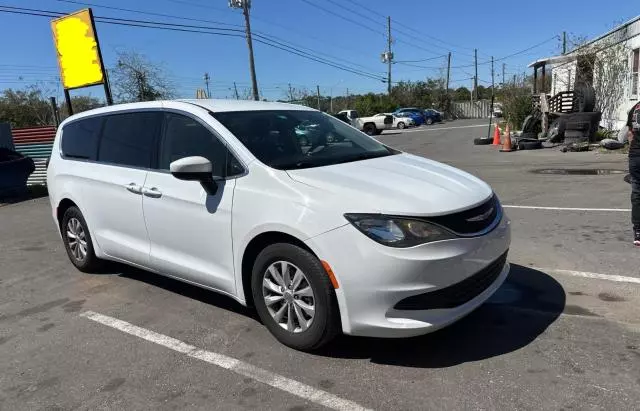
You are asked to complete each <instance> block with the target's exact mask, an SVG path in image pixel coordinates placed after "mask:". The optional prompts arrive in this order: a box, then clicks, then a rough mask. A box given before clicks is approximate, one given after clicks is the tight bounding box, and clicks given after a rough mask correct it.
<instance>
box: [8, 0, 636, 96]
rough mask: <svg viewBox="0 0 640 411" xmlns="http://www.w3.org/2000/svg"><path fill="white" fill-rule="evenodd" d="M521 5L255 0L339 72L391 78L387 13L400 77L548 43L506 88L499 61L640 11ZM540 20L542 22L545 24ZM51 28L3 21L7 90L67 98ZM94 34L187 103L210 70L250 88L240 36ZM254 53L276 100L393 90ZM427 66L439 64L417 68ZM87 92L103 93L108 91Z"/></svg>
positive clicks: (615, 4)
mask: <svg viewBox="0 0 640 411" xmlns="http://www.w3.org/2000/svg"><path fill="white" fill-rule="evenodd" d="M72 1H76V2H77V3H84V4H87V3H92V7H93V10H94V14H95V15H96V16H105V17H119V18H128V19H139V20H155V21H163V22H171V23H176V24H194V25H214V23H206V22H196V21H193V20H191V21H188V20H179V19H175V18H167V17H160V16H153V15H144V14H140V13H132V12H124V11H119V10H113V9H105V8H102V7H99V6H109V7H119V8H128V9H136V10H141V11H147V12H152V13H159V14H167V15H171V16H175V17H184V18H189V19H199V20H211V21H212V22H214V21H215V22H219V23H224V24H227V25H228V26H225V27H227V28H242V24H243V23H244V20H243V17H242V14H241V12H240V11H239V10H232V9H230V8H229V7H228V4H227V0H136V1H133V0H86V1H83V0H72ZM516 3H518V5H516ZM523 3H524V2H519V1H518V2H514V1H512V0H494V1H492V2H491V3H490V4H491V5H490V7H488V6H487V2H479V1H476V0H458V1H457V2H447V1H444V2H443V1H440V2H434V1H426V0H423V1H412V2H407V1H405V2H399V1H391V0H253V8H252V28H253V30H254V31H255V32H259V33H261V34H263V35H266V36H275V37H278V38H279V39H281V40H285V41H287V42H291V43H294V44H295V45H296V46H302V47H306V48H308V49H311V50H313V51H314V54H316V53H317V54H316V55H317V56H319V57H321V58H331V59H332V60H333V61H337V62H338V63H340V64H345V65H349V66H352V67H355V68H357V69H359V70H364V71H366V72H368V73H373V74H374V75H376V76H380V77H383V76H386V74H385V72H386V66H385V65H384V64H382V63H381V61H380V54H381V53H382V52H383V51H384V50H385V47H386V39H385V35H384V33H385V32H386V26H385V25H386V21H385V17H384V16H386V15H390V16H391V18H392V21H393V23H392V27H393V33H392V37H393V38H394V40H395V41H394V45H393V49H394V53H395V59H396V60H397V61H398V62H400V61H410V63H407V64H401V63H398V64H395V65H394V67H393V71H394V74H393V80H394V81H398V80H420V79H424V78H425V77H438V76H440V75H441V73H442V72H443V70H442V69H443V68H444V67H445V64H446V63H445V58H444V57H439V56H442V55H444V54H446V53H447V52H449V51H451V52H452V56H453V57H452V66H453V67H457V66H467V65H471V64H472V63H473V57H472V56H473V49H474V48H477V49H478V60H479V62H480V63H486V62H487V61H488V60H489V59H490V56H492V55H493V56H495V58H496V59H499V58H502V57H505V56H509V55H511V54H514V53H516V52H519V51H521V50H525V49H527V48H529V47H531V46H534V45H536V44H540V43H544V44H542V45H540V46H538V47H535V48H533V49H531V50H529V51H526V52H524V53H521V54H517V55H515V56H513V57H510V58H507V59H505V60H502V61H499V62H498V63H496V65H495V68H496V74H497V75H496V82H500V81H501V79H500V76H501V73H502V63H505V64H506V73H507V75H506V77H507V78H508V79H509V78H511V77H512V76H513V74H516V73H518V74H522V73H523V72H524V71H525V70H527V68H526V66H527V64H528V63H529V62H531V61H533V60H535V59H537V58H540V57H545V56H549V55H554V54H557V52H558V50H559V40H557V39H551V38H552V37H553V36H556V35H557V36H559V35H560V34H561V33H562V31H563V30H565V31H567V32H568V33H574V34H579V35H586V36H589V37H593V36H597V35H599V34H602V33H604V32H606V31H608V30H609V29H611V28H612V27H613V26H614V25H615V23H620V22H622V21H626V20H628V19H630V18H632V17H634V16H635V15H637V13H639V12H640V9H638V7H637V0H609V1H607V2H606V6H605V5H603V3H599V4H601V5H602V6H595V7H594V6H587V5H586V3H585V2H583V1H578V0H562V1H559V0H537V1H536V2H535V6H533V5H531V4H532V3H531V2H528V3H526V4H527V5H526V6H525V5H523ZM312 4H316V5H318V6H320V7H321V8H324V9H327V10H329V11H331V12H333V13H336V14H338V15H340V16H342V18H340V17H338V16H335V15H333V14H330V13H327V12H326V11H324V10H322V9H320V8H318V7H314V6H313V5H312ZM361 5H364V6H365V7H366V9H368V10H366V9H365V8H363V7H361ZM0 6H15V7H26V8H33V9H43V10H53V11H62V12H71V11H75V10H78V9H80V8H83V7H84V6H82V5H80V4H70V3H68V2H65V1H61V0H0ZM536 14H539V15H541V16H542V17H536ZM49 20H50V19H48V18H45V17H33V16H22V15H14V14H7V13H0V34H1V37H2V38H3V43H2V51H3V57H2V59H1V60H0V90H1V89H4V88H9V87H11V88H21V87H24V86H25V85H27V84H31V83H34V82H36V81H42V82H45V84H46V85H47V87H49V88H50V90H51V93H52V94H54V95H58V96H60V95H61V93H60V90H59V85H58V82H57V80H56V76H57V66H56V60H55V52H54V49H53V43H52V39H51V31H50V26H49ZM216 25H218V26H220V25H219V24H216ZM232 25H238V27H235V26H232ZM97 30H98V35H99V38H100V42H101V47H102V52H103V55H104V59H105V63H106V65H107V66H108V67H109V66H113V65H114V64H115V60H116V57H115V56H116V53H117V52H118V51H137V52H139V53H142V54H144V55H145V56H146V57H147V58H148V59H150V60H152V61H154V62H157V63H160V64H161V65H162V66H163V67H164V69H165V71H166V72H167V74H168V76H169V77H170V80H171V81H172V82H173V83H174V85H175V86H176V88H177V90H178V93H179V95H180V97H193V96H195V90H196V88H198V87H204V82H203V80H202V77H203V74H204V73H205V72H208V73H209V74H210V76H211V78H212V82H211V92H212V94H213V96H214V97H220V98H224V97H231V96H232V91H231V88H232V87H233V82H234V81H235V82H237V84H238V87H239V88H240V89H241V90H242V89H243V88H248V87H249V84H250V82H249V71H248V62H247V61H248V58H247V48H246V42H245V40H244V39H243V38H235V37H221V36H213V35H208V34H194V33H181V32H175V31H163V30H153V29H145V28H135V27H124V26H116V25H108V24H102V23H97ZM546 40H548V41H547V42H545V41H546ZM307 51H308V50H307ZM320 53H322V54H320ZM329 56H330V57H329ZM255 57H256V70H257V74H258V84H259V88H260V89H261V95H262V96H263V97H266V98H269V99H277V98H284V96H285V89H286V88H287V85H288V83H291V84H292V85H293V86H294V87H296V88H306V89H309V90H313V91H314V92H315V87H316V85H319V86H320V87H321V92H322V94H325V95H329V94H330V93H332V94H333V95H339V94H345V93H346V89H347V88H348V89H349V91H350V93H352V94H354V93H363V92H369V91H373V92H382V91H384V90H385V89H386V86H385V84H383V83H382V82H380V81H378V80H374V79H370V78H367V77H362V76H359V75H355V74H352V73H348V72H344V71H340V70H338V69H335V68H333V67H329V66H326V65H322V64H319V63H317V62H313V61H309V60H306V59H304V58H302V57H299V56H295V55H292V54H288V53H286V52H284V51H281V50H277V49H274V48H271V47H268V46H265V45H262V44H255ZM337 59H338V60H337ZM424 59H432V60H429V61H424V62H413V63H412V61H416V60H424ZM347 62H348V63H347ZM354 65H357V66H354ZM416 66H422V67H416ZM472 75H473V67H461V68H454V69H453V70H452V73H451V79H452V81H453V82H452V85H451V86H452V87H458V86H460V85H465V86H467V87H468V86H469V85H470V84H471V80H470V79H469V77H471V76H472ZM479 78H480V82H481V84H485V85H487V84H490V81H491V74H490V65H489V64H481V65H480V67H479ZM87 92H90V93H92V94H93V95H95V96H97V97H102V96H103V94H102V92H101V89H100V88H93V89H91V90H87V91H85V93H87Z"/></svg>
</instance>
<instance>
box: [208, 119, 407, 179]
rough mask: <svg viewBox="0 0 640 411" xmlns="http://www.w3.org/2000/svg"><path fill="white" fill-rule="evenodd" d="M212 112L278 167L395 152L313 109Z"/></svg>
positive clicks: (255, 152) (315, 164) (265, 160)
mask: <svg viewBox="0 0 640 411" xmlns="http://www.w3.org/2000/svg"><path fill="white" fill-rule="evenodd" d="M212 115H213V116H214V117H215V118H216V119H217V120H218V121H219V122H221V123H222V124H223V125H224V126H225V127H226V128H227V129H228V130H229V131H231V132H232V133H233V134H234V135H235V136H236V137H237V138H238V139H239V140H240V141H241V142H242V144H244V145H245V147H247V149H249V151H251V153H253V155H255V156H256V157H257V158H258V159H259V160H260V161H262V162H263V163H264V164H266V165H268V166H270V167H273V168H277V169H281V170H289V169H297V168H310V167H321V166H328V165H332V164H339V163H346V162H351V161H360V160H366V159H372V158H376V157H384V156H388V155H392V154H395V151H393V150H391V149H388V148H387V147H385V146H383V145H382V144H380V143H378V142H377V141H376V140H374V139H372V138H370V137H369V136H367V135H366V134H364V133H361V132H360V131H358V130H356V129H354V128H353V127H350V126H348V125H346V124H345V123H343V122H342V121H340V120H338V119H335V118H333V117H331V116H328V115H326V114H323V113H320V112H317V111H306V110H304V111H302V110H273V111H270V110H269V111H267V110H265V111H235V112H220V113H213V114H212Z"/></svg>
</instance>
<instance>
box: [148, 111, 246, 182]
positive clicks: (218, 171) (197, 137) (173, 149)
mask: <svg viewBox="0 0 640 411" xmlns="http://www.w3.org/2000/svg"><path fill="white" fill-rule="evenodd" d="M165 121H166V122H165V132H164V137H163V139H162V142H161V144H160V159H159V160H160V161H159V164H158V166H159V168H160V169H161V170H169V165H170V164H171V163H172V162H174V161H176V160H180V159H181V158H185V157H191V156H200V157H204V158H206V159H207V160H209V161H211V164H212V165H213V175H214V176H220V177H225V176H227V175H228V174H229V173H227V172H226V169H227V154H228V150H227V147H226V146H225V145H224V144H223V143H222V142H221V141H220V140H218V138H217V137H216V136H215V135H213V133H211V131H209V129H207V128H206V127H205V126H204V125H202V124H201V123H200V122H198V121H196V120H194V119H193V118H191V117H187V116H184V115H181V114H175V113H167V114H166V117H165ZM235 174H237V173H235Z"/></svg>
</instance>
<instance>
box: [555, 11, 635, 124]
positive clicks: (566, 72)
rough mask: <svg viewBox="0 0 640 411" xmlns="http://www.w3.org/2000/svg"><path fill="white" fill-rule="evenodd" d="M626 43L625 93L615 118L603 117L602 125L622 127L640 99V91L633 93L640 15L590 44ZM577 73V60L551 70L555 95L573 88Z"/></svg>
mask: <svg viewBox="0 0 640 411" xmlns="http://www.w3.org/2000/svg"><path fill="white" fill-rule="evenodd" d="M620 43H621V44H624V45H625V47H626V48H627V50H628V55H627V59H628V75H627V77H626V79H625V85H624V95H623V97H622V98H621V99H620V102H619V104H618V108H617V110H616V114H615V118H614V119H605V118H603V119H602V122H601V125H602V126H605V125H606V124H610V123H613V124H614V125H615V126H614V127H615V128H618V129H619V128H622V127H623V126H624V124H625V123H626V121H627V112H628V111H629V109H630V108H631V107H632V106H633V105H634V103H637V102H639V101H640V93H638V94H635V95H632V94H631V55H632V51H633V50H634V49H638V48H640V17H639V18H637V19H636V20H635V21H633V22H632V23H630V24H627V25H624V26H622V27H620V28H617V29H614V30H612V31H611V32H609V33H607V34H606V35H604V36H601V37H600V38H598V39H596V40H594V41H592V42H591V43H589V45H590V46H596V47H597V45H598V44H620ZM575 75H576V62H575V61H573V62H570V63H563V64H558V65H556V66H555V67H552V70H551V76H552V78H551V93H552V94H553V95H555V94H557V93H559V92H561V91H569V90H573V87H574V83H575Z"/></svg>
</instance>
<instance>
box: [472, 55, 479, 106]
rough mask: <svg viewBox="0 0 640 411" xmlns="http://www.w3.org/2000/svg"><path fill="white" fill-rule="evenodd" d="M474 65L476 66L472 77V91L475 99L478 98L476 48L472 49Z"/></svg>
mask: <svg viewBox="0 0 640 411" xmlns="http://www.w3.org/2000/svg"><path fill="white" fill-rule="evenodd" d="M473 55H474V56H475V57H474V61H475V63H474V65H475V66H476V75H475V76H474V77H473V91H474V92H475V94H476V100H477V99H478V49H473Z"/></svg>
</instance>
